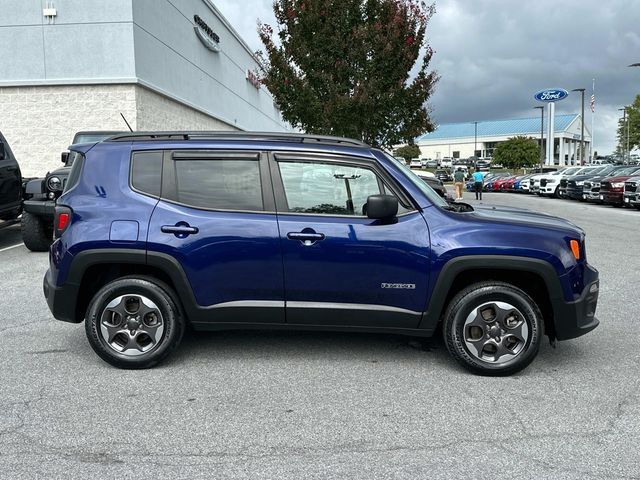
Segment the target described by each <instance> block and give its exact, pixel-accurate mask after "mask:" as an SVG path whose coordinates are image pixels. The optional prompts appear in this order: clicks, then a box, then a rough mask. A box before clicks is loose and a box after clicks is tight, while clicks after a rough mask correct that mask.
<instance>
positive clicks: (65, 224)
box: [53, 205, 73, 238]
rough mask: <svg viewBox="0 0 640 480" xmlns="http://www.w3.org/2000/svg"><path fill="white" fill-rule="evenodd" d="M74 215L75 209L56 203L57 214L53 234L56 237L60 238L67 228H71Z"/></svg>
mask: <svg viewBox="0 0 640 480" xmlns="http://www.w3.org/2000/svg"><path fill="white" fill-rule="evenodd" d="M72 215H73V210H71V209H70V208H69V207H65V206H64V205H56V210H55V216H54V218H53V234H54V236H55V238H60V236H61V235H62V234H63V233H64V232H65V230H66V229H67V228H69V225H71V217H72Z"/></svg>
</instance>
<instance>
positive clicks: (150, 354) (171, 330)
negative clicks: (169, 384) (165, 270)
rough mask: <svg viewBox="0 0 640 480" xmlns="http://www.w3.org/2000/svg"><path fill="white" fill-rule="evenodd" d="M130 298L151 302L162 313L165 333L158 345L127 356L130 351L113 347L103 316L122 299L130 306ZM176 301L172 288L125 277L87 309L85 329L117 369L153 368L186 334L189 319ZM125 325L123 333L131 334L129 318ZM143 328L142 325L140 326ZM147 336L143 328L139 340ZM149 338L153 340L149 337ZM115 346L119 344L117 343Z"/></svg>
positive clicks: (102, 291) (149, 279) (100, 353)
mask: <svg viewBox="0 0 640 480" xmlns="http://www.w3.org/2000/svg"><path fill="white" fill-rule="evenodd" d="M129 296H132V297H137V296H140V298H144V299H146V300H150V301H151V302H152V303H153V304H154V306H155V307H156V310H157V311H158V312H159V314H160V315H159V318H160V323H161V325H162V327H163V330H162V332H161V334H159V335H158V336H159V337H160V338H159V339H158V340H157V341H156V342H152V343H154V345H153V346H152V347H151V348H149V350H148V351H145V352H143V353H136V352H135V350H134V349H128V350H132V351H131V352H129V353H123V352H126V350H127V349H125V350H123V351H122V352H121V351H117V350H116V348H115V347H112V346H111V345H110V344H109V342H108V339H106V338H105V336H104V334H103V330H102V327H101V322H102V321H103V314H105V315H108V314H107V313H106V309H107V306H108V305H109V303H110V302H112V301H114V300H115V299H118V298H120V297H125V298H123V299H122V300H121V303H126V302H125V300H126V299H127V298H128V297H129ZM175 298H176V297H175V294H174V292H173V291H172V290H171V288H170V287H169V286H167V285H166V284H164V283H163V282H160V281H159V280H156V279H154V278H152V277H145V276H130V277H123V278H119V279H117V280H114V281H112V282H110V283H108V284H106V285H105V286H104V287H102V288H101V289H100V290H99V291H98V292H97V293H96V294H95V295H94V296H93V298H92V300H91V303H90V304H89V306H88V308H87V315H86V320H85V330H86V333H87V338H88V340H89V344H90V345H91V347H92V348H93V350H94V351H95V352H96V353H97V354H98V356H99V357H100V358H102V359H103V360H104V361H105V362H107V363H110V364H111V365H113V366H115V367H118V368H126V369H141V368H150V367H153V366H154V365H156V364H158V363H159V362H161V361H162V360H164V359H165V358H166V357H167V356H168V355H169V354H170V353H171V352H173V351H174V350H175V349H176V348H177V347H178V345H179V344H180V342H181V340H182V336H183V334H184V330H185V318H184V316H183V315H182V314H181V310H180V308H179V307H178V305H177V304H176V302H177V301H176V300H175ZM106 318H108V317H106ZM105 325H106V324H105ZM125 325H126V328H123V330H124V331H127V332H128V331H130V330H129V326H128V323H127V322H126V319H125V318H122V322H121V324H120V326H121V327H125ZM143 326H144V325H140V327H143ZM133 332H134V333H135V332H136V330H135V329H134V330H133ZM143 333H144V332H143V329H141V330H140V332H138V336H137V337H136V338H140V335H142V334H143ZM118 335H125V336H126V335H127V334H126V333H125V334H120V333H119V334H118ZM147 337H148V338H149V339H150V340H151V337H149V335H147ZM112 343H117V342H116V341H115V340H114V341H113V342H112ZM116 347H117V345H116Z"/></svg>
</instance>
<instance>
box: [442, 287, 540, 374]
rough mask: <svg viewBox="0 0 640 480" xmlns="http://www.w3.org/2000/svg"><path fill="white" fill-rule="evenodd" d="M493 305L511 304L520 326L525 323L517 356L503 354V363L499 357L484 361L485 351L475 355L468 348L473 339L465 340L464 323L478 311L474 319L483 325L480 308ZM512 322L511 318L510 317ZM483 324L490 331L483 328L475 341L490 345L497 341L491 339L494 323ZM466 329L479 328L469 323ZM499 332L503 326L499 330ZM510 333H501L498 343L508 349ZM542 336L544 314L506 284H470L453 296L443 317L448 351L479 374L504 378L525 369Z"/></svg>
mask: <svg viewBox="0 0 640 480" xmlns="http://www.w3.org/2000/svg"><path fill="white" fill-rule="evenodd" d="M493 303H495V304H498V303H501V305H509V306H510V307H512V310H514V311H517V313H518V315H517V316H516V317H515V318H519V321H520V322H522V323H520V325H525V324H526V326H527V338H526V339H522V340H523V341H521V342H520V343H518V344H517V347H516V348H517V353H516V354H513V357H511V355H512V353H508V354H505V355H503V357H505V358H504V360H501V359H500V358H501V357H500V358H498V359H497V360H494V361H490V360H489V359H483V358H481V357H483V356H484V349H483V350H482V351H480V352H477V351H476V353H474V352H473V351H472V348H471V347H470V346H469V342H471V341H472V340H469V338H468V337H465V322H467V323H468V322H469V319H470V318H472V317H473V315H472V314H473V313H474V311H477V312H478V315H476V316H475V317H474V318H476V319H478V318H479V319H480V320H479V321H480V323H482V320H483V319H482V318H481V317H480V315H481V314H482V313H484V311H480V308H479V307H481V306H484V305H485V304H489V306H490V305H491V304H493ZM485 311H486V310H485ZM501 311H503V310H501ZM509 320H511V319H510V318H509ZM471 323H473V321H472V322H471ZM495 323H498V322H495ZM483 325H484V327H483V328H486V329H487V331H486V333H485V331H484V330H482V329H480V332H482V335H480V338H479V339H476V340H475V341H477V342H482V341H485V340H484V339H485V338H486V339H487V340H486V341H487V342H490V341H494V340H493V338H490V333H489V330H493V328H494V327H492V326H491V325H493V324H491V323H487V324H486V325H485V324H483ZM466 328H467V333H468V332H470V330H469V328H479V327H476V326H474V325H469V324H467V325H466ZM499 329H500V327H498V330H499ZM521 329H524V327H521ZM509 333H510V332H509V330H506V329H505V330H502V333H501V334H499V335H501V337H498V338H501V341H500V342H497V343H499V344H501V345H503V346H505V347H506V344H505V342H507V337H509V336H511V335H509ZM542 334H543V319H542V313H541V312H540V309H539V308H538V306H537V305H536V303H535V302H534V301H533V299H532V298H531V297H530V296H529V295H527V294H526V293H525V292H523V291H522V290H520V289H519V288H517V287H514V286H513V285H510V284H508V283H504V282H498V281H488V282H481V283H476V284H473V285H470V286H469V287H467V288H465V289H463V290H462V291H460V292H459V293H458V294H456V295H455V297H453V299H452V300H451V302H449V306H448V307H447V310H446V312H445V315H444V323H443V335H444V340H445V344H446V345H447V350H449V353H450V354H451V355H452V356H453V358H454V359H455V360H456V361H457V362H458V363H460V364H461V365H462V366H463V367H465V368H466V369H468V370H470V371H471V372H473V373H476V374H479V375H488V376H504V375H511V374H513V373H516V372H518V371H520V370H522V369H524V368H525V367H526V366H527V365H529V364H530V363H531V362H532V361H533V359H534V358H535V356H536V355H537V353H538V349H539V347H540V341H541V339H542ZM513 338H515V336H513ZM510 341H513V340H510ZM489 346H491V345H489ZM483 348H484V347H483ZM492 348H493V347H492ZM514 351H515V350H514ZM496 362H503V363H496Z"/></svg>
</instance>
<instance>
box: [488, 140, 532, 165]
mask: <svg viewBox="0 0 640 480" xmlns="http://www.w3.org/2000/svg"><path fill="white" fill-rule="evenodd" d="M493 160H494V162H496V163H501V164H502V165H504V166H505V167H506V168H523V167H530V166H532V165H535V164H537V163H539V162H540V147H539V146H538V142H536V141H535V140H534V139H533V138H531V137H522V136H518V137H513V138H510V139H509V140H507V141H506V142H502V143H499V144H498V145H497V146H496V149H495V150H494V151H493Z"/></svg>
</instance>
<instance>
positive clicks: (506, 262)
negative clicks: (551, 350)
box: [419, 255, 564, 330]
mask: <svg viewBox="0 0 640 480" xmlns="http://www.w3.org/2000/svg"><path fill="white" fill-rule="evenodd" d="M479 269H480V270H487V272H488V273H489V272H490V271H491V270H494V269H500V270H512V271H516V272H518V271H519V272H529V273H534V274H536V275H538V276H539V277H541V278H542V280H543V281H544V283H545V285H546V287H547V293H548V295H549V301H550V303H551V305H552V307H553V310H554V316H555V312H556V305H557V304H558V302H564V296H563V292H562V285H561V283H560V279H559V277H558V275H557V273H556V271H555V269H554V267H553V266H552V265H551V264H550V263H549V262H547V261H545V260H541V259H537V258H531V257H520V256H512V255H469V256H462V257H456V258H452V259H451V260H449V261H447V263H445V264H444V266H443V267H442V270H441V271H440V274H439V275H438V279H437V281H436V285H435V287H434V288H433V291H432V293H431V297H430V299H429V304H428V306H427V310H426V311H425V313H424V315H423V316H422V320H421V322H420V326H419V328H421V329H427V330H435V328H436V326H437V325H438V322H439V321H440V319H441V317H442V314H443V313H444V311H445V309H446V308H447V305H446V304H445V302H446V300H447V296H448V294H449V290H450V289H451V286H452V285H453V283H454V281H455V279H456V278H457V277H458V276H459V275H460V274H464V272H465V271H470V270H479ZM551 320H554V319H551Z"/></svg>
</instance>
